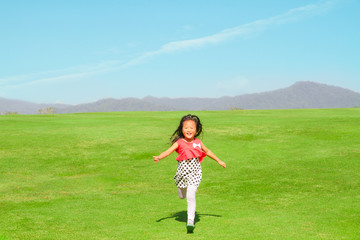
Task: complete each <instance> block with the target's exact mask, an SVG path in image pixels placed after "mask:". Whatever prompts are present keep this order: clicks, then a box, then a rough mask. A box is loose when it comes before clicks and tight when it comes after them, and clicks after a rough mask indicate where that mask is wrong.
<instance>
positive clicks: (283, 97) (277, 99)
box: [0, 82, 360, 114]
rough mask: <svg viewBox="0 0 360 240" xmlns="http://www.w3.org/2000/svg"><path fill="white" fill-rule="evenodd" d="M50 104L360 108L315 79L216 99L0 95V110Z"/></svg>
mask: <svg viewBox="0 0 360 240" xmlns="http://www.w3.org/2000/svg"><path fill="white" fill-rule="evenodd" d="M47 107H51V108H53V109H54V110H55V112H56V113H80V112H116V111H179V110H189V111H190V110H230V109H299V108H351V107H360V93H358V92H355V91H352V90H349V89H345V88H341V87H337V86H331V85H326V84H322V83H317V82H296V83H295V84H293V85H291V86H289V87H287V88H283V89H278V90H274V91H268V92H262V93H253V94H244V95H239V96H234V97H220V98H156V97H145V98H142V99H139V98H123V99H114V98H107V99H102V100H99V101H96V102H92V103H86V104H78V105H67V104H37V103H31V102H26V101H20V100H12V99H6V98H0V113H2V114H4V113H9V112H17V113H19V114H37V113H39V109H44V108H47Z"/></svg>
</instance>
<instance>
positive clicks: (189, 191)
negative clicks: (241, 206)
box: [178, 185, 197, 224]
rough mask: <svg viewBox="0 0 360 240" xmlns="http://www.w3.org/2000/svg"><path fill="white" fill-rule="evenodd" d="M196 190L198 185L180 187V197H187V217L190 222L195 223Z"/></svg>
mask: <svg viewBox="0 0 360 240" xmlns="http://www.w3.org/2000/svg"><path fill="white" fill-rule="evenodd" d="M196 191H197V186H192V185H190V186H188V187H187V188H178V194H179V198H181V199H183V198H186V201H187V218H188V223H189V222H190V223H192V224H193V223H194V219H195V210H196V198H195V195H196Z"/></svg>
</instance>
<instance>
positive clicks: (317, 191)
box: [0, 108, 360, 240]
mask: <svg viewBox="0 0 360 240" xmlns="http://www.w3.org/2000/svg"><path fill="white" fill-rule="evenodd" d="M193 113H194V114H197V115H198V116H199V117H200V119H201V120H202V122H203V124H204V134H203V136H202V137H201V139H202V140H203V142H204V144H205V145H206V146H207V147H208V148H209V149H211V150H212V151H213V152H214V153H215V154H216V155H217V156H218V157H220V159H222V160H223V161H225V162H226V164H227V168H226V169H223V168H221V167H220V166H219V165H217V164H216V162H215V161H213V160H212V159H210V158H205V159H204V162H203V163H202V168H203V179H202V183H201V185H200V187H199V190H198V193H197V215H196V229H195V233H194V234H186V228H185V226H186V201H185V200H180V199H178V197H177V190H176V186H175V184H174V182H173V176H174V174H175V171H176V166H177V163H176V160H175V158H176V155H177V154H176V153H174V154H173V155H171V156H170V157H168V158H166V159H163V160H161V161H160V162H159V163H157V164H155V163H154V162H153V159H152V156H153V155H157V154H159V153H160V152H162V151H164V150H165V149H166V148H168V147H169V144H168V139H169V137H170V135H171V134H172V133H173V131H174V130H175V129H176V127H177V125H178V122H179V120H180V118H181V117H182V116H183V115H185V114H187V112H117V113H87V114H63V115H61V114H59V115H7V116H0V240H15V239H26V240H27V239H31V240H32V239H67V240H69V239H76V240H77V239H264V240H265V239H266V240H268V239H306V240H308V239H336V240H338V239H360V225H359V223H360V109H358V108H354V109H322V110H319V109H307V110H268V111H258V110H257V111H248V110H238V111H216V112H215V111H214V112H210V111H200V112H193Z"/></svg>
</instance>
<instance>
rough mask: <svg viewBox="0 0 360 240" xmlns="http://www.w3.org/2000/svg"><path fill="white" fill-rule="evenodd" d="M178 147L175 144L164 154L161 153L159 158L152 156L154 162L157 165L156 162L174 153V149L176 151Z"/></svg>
mask: <svg viewBox="0 0 360 240" xmlns="http://www.w3.org/2000/svg"><path fill="white" fill-rule="evenodd" d="M178 147H179V145H178V143H177V142H176V143H174V144H173V145H172V146H171V147H170V148H169V149H168V150H166V151H165V152H162V153H161V154H160V155H159V156H153V157H154V162H156V163H157V162H158V161H160V159H163V158H166V157H167V156H169V155H170V154H172V153H173V152H174V151H176V149H178Z"/></svg>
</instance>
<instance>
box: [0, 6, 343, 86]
mask: <svg viewBox="0 0 360 240" xmlns="http://www.w3.org/2000/svg"><path fill="white" fill-rule="evenodd" d="M335 1H336V0H332V1H320V2H317V3H314V4H309V5H305V6H301V7H298V8H293V9H290V10H288V11H287V12H285V13H283V14H280V15H277V16H273V17H269V18H266V19H260V20H257V21H254V22H250V23H246V24H243V25H240V26H236V27H233V28H228V29H224V30H222V31H220V32H218V33H215V34H212V35H209V36H204V37H200V38H195V39H189V40H182V41H173V42H169V43H166V44H164V45H162V46H161V47H160V48H159V49H157V50H154V51H149V52H145V53H143V54H141V55H139V56H138V57H135V58H133V59H131V60H129V61H127V62H125V63H120V62H119V61H109V62H104V63H100V64H98V65H96V66H93V65H92V66H90V65H89V66H80V67H76V68H73V69H65V70H59V71H52V72H46V73H38V74H28V75H20V76H15V77H11V78H3V79H0V86H7V87H19V86H24V85H30V84H39V83H45V82H53V81H64V80H72V79H79V78H83V77H87V76H92V75H95V74H99V73H103V72H109V71H114V70H121V69H124V68H128V67H131V66H134V65H137V64H140V63H144V62H145V61H146V60H148V59H150V58H152V57H155V56H159V55H164V54H171V53H174V52H179V51H184V50H189V49H196V48H201V47H204V46H207V45H211V44H213V45H214V44H219V43H222V42H225V41H227V40H229V39H231V38H234V37H245V36H250V35H252V34H258V33H261V32H263V31H265V30H267V29H269V28H271V27H276V26H278V25H282V24H287V23H290V22H295V21H300V20H302V19H304V18H307V17H312V16H316V15H320V14H323V13H326V12H327V11H328V10H329V9H330V8H331V7H332V6H333V5H334V3H335ZM44 75H46V77H44Z"/></svg>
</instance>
